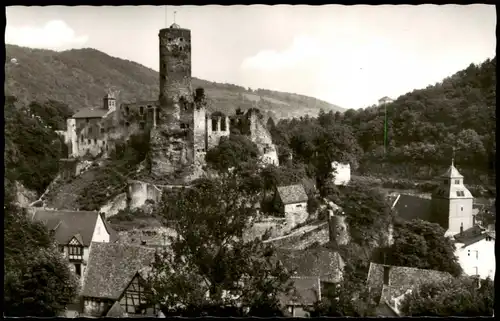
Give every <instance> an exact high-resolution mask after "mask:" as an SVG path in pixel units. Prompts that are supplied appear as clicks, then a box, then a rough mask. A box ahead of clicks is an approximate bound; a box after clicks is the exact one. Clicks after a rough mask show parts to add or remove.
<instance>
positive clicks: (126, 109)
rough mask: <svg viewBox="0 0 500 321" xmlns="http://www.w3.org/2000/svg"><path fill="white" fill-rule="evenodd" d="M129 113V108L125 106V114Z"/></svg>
mask: <svg viewBox="0 0 500 321" xmlns="http://www.w3.org/2000/svg"><path fill="white" fill-rule="evenodd" d="M129 113H130V108H129V107H128V106H126V107H125V114H127V115H128V114H129Z"/></svg>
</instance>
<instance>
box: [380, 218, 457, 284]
mask: <svg viewBox="0 0 500 321" xmlns="http://www.w3.org/2000/svg"><path fill="white" fill-rule="evenodd" d="M444 232H445V230H444V229H443V228H442V227H441V226H439V225H438V224H434V223H429V222H426V221H422V220H413V221H409V222H396V224H395V225H394V243H393V245H392V246H391V247H390V248H389V249H388V250H387V252H386V253H387V255H386V259H387V262H386V263H387V264H390V265H398V266H409V267H415V268H419V269H431V270H438V271H444V272H449V273H451V274H452V275H454V276H458V275H460V274H461V273H462V268H461V267H460V264H459V263H458V258H457V257H456V256H455V245H454V243H453V241H452V240H451V239H449V238H447V237H445V236H444Z"/></svg>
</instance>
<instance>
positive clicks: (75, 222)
mask: <svg viewBox="0 0 500 321" xmlns="http://www.w3.org/2000/svg"><path fill="white" fill-rule="evenodd" d="M98 215H99V214H98V213H97V212H87V211H50V210H37V211H36V212H35V214H34V215H33V220H35V221H40V222H42V223H44V224H45V225H46V226H47V228H48V229H49V230H53V229H55V235H54V237H55V239H56V241H57V243H58V244H61V245H63V244H68V243H69V241H70V240H71V239H72V238H73V236H75V235H77V234H80V236H81V240H80V241H82V242H83V245H84V246H90V242H91V241H92V236H93V235H94V229H95V224H96V222H97V216H98Z"/></svg>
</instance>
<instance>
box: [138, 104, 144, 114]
mask: <svg viewBox="0 0 500 321" xmlns="http://www.w3.org/2000/svg"><path fill="white" fill-rule="evenodd" d="M139 114H140V115H141V116H142V115H144V107H143V106H141V107H139Z"/></svg>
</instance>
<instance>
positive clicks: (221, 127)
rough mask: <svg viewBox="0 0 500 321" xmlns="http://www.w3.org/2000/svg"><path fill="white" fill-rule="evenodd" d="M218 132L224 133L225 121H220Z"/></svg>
mask: <svg viewBox="0 0 500 321" xmlns="http://www.w3.org/2000/svg"><path fill="white" fill-rule="evenodd" d="M220 130H221V131H223V132H225V131H226V120H225V119H221V122H220Z"/></svg>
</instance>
